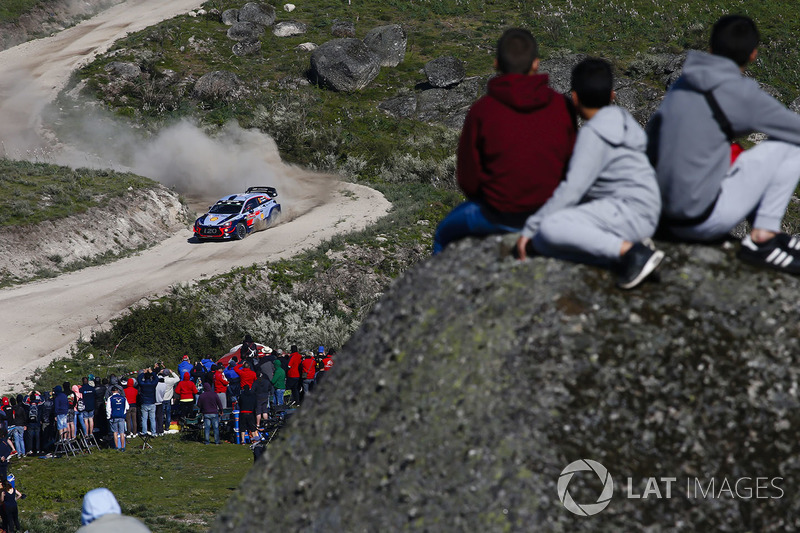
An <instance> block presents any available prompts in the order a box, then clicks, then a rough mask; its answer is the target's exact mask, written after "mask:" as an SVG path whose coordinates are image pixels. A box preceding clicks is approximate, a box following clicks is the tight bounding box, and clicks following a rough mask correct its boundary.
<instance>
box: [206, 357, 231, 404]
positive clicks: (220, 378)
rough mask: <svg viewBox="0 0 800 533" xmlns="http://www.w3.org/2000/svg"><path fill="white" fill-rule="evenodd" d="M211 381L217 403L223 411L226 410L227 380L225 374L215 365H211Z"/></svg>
mask: <svg viewBox="0 0 800 533" xmlns="http://www.w3.org/2000/svg"><path fill="white" fill-rule="evenodd" d="M209 375H210V376H211V381H212V382H213V388H214V392H215V393H216V395H217V396H218V397H219V402H220V403H221V404H222V408H223V409H227V408H228V378H226V377H225V373H224V372H223V371H222V369H220V368H219V367H218V366H217V364H216V363H214V364H213V365H211V372H210V373H209Z"/></svg>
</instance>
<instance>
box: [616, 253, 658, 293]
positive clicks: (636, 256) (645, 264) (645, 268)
mask: <svg viewBox="0 0 800 533" xmlns="http://www.w3.org/2000/svg"><path fill="white" fill-rule="evenodd" d="M662 259H664V252H662V251H661V250H654V249H651V248H649V247H647V246H645V245H644V244H642V243H640V242H637V243H636V244H634V245H633V246H632V247H631V249H630V250H628V251H627V252H626V253H625V255H623V256H622V264H621V265H620V272H619V276H618V277H617V287H619V288H620V289H632V288H634V287H636V286H637V285H638V284H640V283H641V282H642V281H644V279H645V278H646V277H647V276H649V275H650V274H652V273H653V271H654V270H655V269H656V268H658V265H659V264H660V263H661V260H662Z"/></svg>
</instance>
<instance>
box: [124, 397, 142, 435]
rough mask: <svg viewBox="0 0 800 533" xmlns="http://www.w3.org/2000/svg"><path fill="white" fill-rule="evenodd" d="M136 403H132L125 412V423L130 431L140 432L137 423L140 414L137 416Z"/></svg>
mask: <svg viewBox="0 0 800 533" xmlns="http://www.w3.org/2000/svg"><path fill="white" fill-rule="evenodd" d="M136 411H137V409H136V405H135V404H134V405H131V406H130V409H128V412H127V413H125V423H126V425H127V427H128V433H134V434H135V433H139V427H138V425H137V420H138V418H139V417H138V416H136Z"/></svg>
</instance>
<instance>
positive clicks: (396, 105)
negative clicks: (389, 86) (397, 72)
mask: <svg viewBox="0 0 800 533" xmlns="http://www.w3.org/2000/svg"><path fill="white" fill-rule="evenodd" d="M378 109H380V110H381V111H383V112H385V113H387V114H388V115H391V116H393V117H397V118H411V117H413V116H414V115H415V113H416V112H417V96H416V95H414V94H401V95H398V96H395V97H394V98H389V99H388V100H386V101H384V102H381V103H380V104H378Z"/></svg>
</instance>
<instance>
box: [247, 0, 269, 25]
mask: <svg viewBox="0 0 800 533" xmlns="http://www.w3.org/2000/svg"><path fill="white" fill-rule="evenodd" d="M239 22H252V23H253V24H258V25H260V26H272V25H273V24H274V23H275V8H274V7H272V6H271V5H269V4H265V3H263V2H248V3H246V4H245V5H243V6H242V8H241V9H239Z"/></svg>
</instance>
